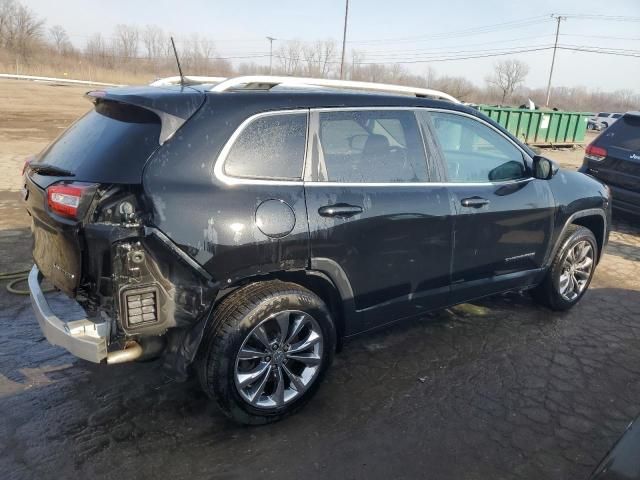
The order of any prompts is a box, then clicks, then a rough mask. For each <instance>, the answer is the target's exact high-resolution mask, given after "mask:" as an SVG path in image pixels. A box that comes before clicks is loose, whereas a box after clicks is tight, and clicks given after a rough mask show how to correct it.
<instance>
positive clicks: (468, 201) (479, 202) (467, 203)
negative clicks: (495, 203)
mask: <svg viewBox="0 0 640 480" xmlns="http://www.w3.org/2000/svg"><path fill="white" fill-rule="evenodd" d="M460 203H461V204H462V206H463V207H471V208H481V207H484V206H485V205H489V200H487V199H486V198H482V197H469V198H463V199H462V200H461V201H460Z"/></svg>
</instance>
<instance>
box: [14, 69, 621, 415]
mask: <svg viewBox="0 0 640 480" xmlns="http://www.w3.org/2000/svg"><path fill="white" fill-rule="evenodd" d="M156 85H158V83H156ZM371 90H374V92H372V91H371ZM87 97H88V98H89V99H90V100H91V101H92V102H93V103H94V108H93V109H92V110H90V111H89V113H87V114H86V115H85V116H84V117H82V118H81V119H80V120H78V121H77V122H76V123H74V124H73V125H72V126H71V127H69V129H68V130H67V131H66V132H64V133H63V134H62V135H61V136H60V137H59V138H58V139H57V140H55V141H54V142H53V143H52V144H51V145H50V146H48V147H47V148H46V149H45V150H44V151H43V152H41V153H40V154H39V155H37V156H36V157H34V158H33V159H32V160H31V161H29V162H28V163H26V164H25V168H24V174H23V178H24V196H25V203H26V207H27V210H28V212H29V214H30V216H31V218H32V231H33V240H34V245H33V258H34V261H35V265H34V267H33V269H32V271H31V274H30V276H29V287H30V290H31V298H32V304H33V307H34V311H35V313H36V316H37V318H38V321H39V324H40V326H41V329H42V331H43V333H44V335H45V336H46V338H47V339H48V341H49V342H51V343H53V344H56V345H59V346H62V347H64V348H66V349H67V350H68V351H70V352H71V353H73V354H74V355H76V356H77V357H80V358H83V359H85V360H89V361H93V362H106V363H118V362H124V361H131V360H137V359H142V358H149V357H159V356H162V357H163V361H164V363H165V365H166V366H167V367H168V368H170V369H172V371H173V373H174V374H175V375H176V376H178V377H181V378H184V377H186V375H187V374H188V372H189V370H190V369H191V367H192V366H193V367H194V369H195V371H196V372H197V374H198V376H199V379H200V382H201V384H202V388H203V389H204V391H205V392H206V393H207V394H208V395H210V396H211V397H212V398H213V399H215V401H217V403H218V404H219V406H220V407H221V409H222V410H223V411H224V412H225V414H226V415H228V416H229V417H231V418H232V419H234V420H236V421H238V422H242V423H247V424H258V423H267V422H271V421H275V420H278V419H280V418H282V417H284V416H286V415H289V414H291V413H292V412H294V411H296V410H298V409H299V408H300V407H301V406H303V405H304V404H305V403H306V402H307V401H308V400H309V399H310V397H311V396H312V395H313V393H314V392H315V391H316V390H317V388H318V386H319V384H320V382H321V380H322V377H323V375H324V374H325V372H326V371H327V368H328V367H329V365H330V364H331V361H332V357H333V355H334V352H335V351H336V349H337V348H339V345H341V342H342V340H343V339H345V338H349V337H352V336H354V335H358V334H361V333H363V332H367V331H370V330H373V329H375V328H379V327H382V326H384V325H388V324H390V323H392V322H395V321H398V320H401V319H406V318H410V317H414V316H420V315H423V314H424V313H425V312H426V311H429V310H433V309H439V308H443V307H446V306H449V305H453V304H458V303H461V302H467V301H470V300H474V299H477V298H480V297H485V296H487V295H493V294H497V293H500V292H505V291H512V290H517V291H520V290H527V289H530V290H531V291H532V293H533V296H534V298H535V299H537V300H538V301H539V302H541V303H543V304H544V305H546V306H548V307H550V308H551V309H555V310H565V309H568V308H570V307H572V306H573V305H575V304H576V303H577V302H578V301H579V300H580V298H581V297H582V296H583V295H584V293H585V291H586V290H587V287H588V286H589V282H590V281H591V278H592V276H593V273H594V269H595V266H596V264H597V263H598V261H599V259H600V257H601V254H602V251H603V247H604V246H605V244H606V242H607V238H608V233H609V223H610V222H609V219H610V208H611V203H610V194H609V190H608V188H607V187H605V186H604V185H603V184H601V183H599V182H598V181H596V180H594V179H592V178H590V177H589V176H587V175H584V174H582V173H578V172H570V171H564V170H560V169H559V168H558V167H557V166H556V165H555V164H554V163H553V162H551V161H550V160H548V159H546V158H543V157H540V156H536V155H535V154H534V152H533V151H531V149H529V148H528V147H527V146H526V145H524V144H522V143H521V142H519V141H518V140H517V139H516V138H514V137H513V136H512V135H510V134H509V133H508V132H507V131H505V130H504V129H503V128H502V127H500V126H499V125H498V124H496V123H495V122H493V121H492V120H490V119H489V118H487V117H486V116H484V115H483V114H481V113H479V112H478V111H476V110H474V109H472V108H468V107H466V106H464V105H462V104H461V103H460V102H458V101H456V100H455V99H454V98H453V97H451V96H449V95H447V94H444V93H442V92H436V91H432V90H426V89H418V88H416V89H413V88H410V87H396V86H390V85H378V84H365V83H359V82H340V81H335V80H330V81H327V80H319V79H293V78H287V77H240V78H234V79H228V80H223V81H221V82H219V83H217V84H193V85H185V84H182V85H173V86H172V85H164V86H163V85H162V82H160V86H147V87H136V88H128V87H127V88H114V89H107V90H104V91H92V92H89V93H88V94H87ZM43 277H45V278H47V279H48V281H49V282H51V283H52V284H53V285H54V286H55V287H57V289H59V290H60V291H62V292H64V293H66V294H67V295H68V296H69V297H70V298H71V299H73V302H77V303H79V304H80V305H82V307H83V309H84V311H85V312H86V314H87V315H86V318H83V319H80V320H75V321H70V322H65V321H63V320H61V319H60V318H59V317H58V316H57V315H56V313H55V312H54V311H53V310H52V308H51V307H50V306H49V304H48V302H47V299H46V297H45V296H44V295H43V291H42V288H41V286H40V283H41V281H42V279H43ZM69 301H71V300H69Z"/></svg>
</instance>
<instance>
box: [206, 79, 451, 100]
mask: <svg viewBox="0 0 640 480" xmlns="http://www.w3.org/2000/svg"><path fill="white" fill-rule="evenodd" d="M278 85H282V86H285V85H286V86H298V87H303V86H314V87H329V88H343V89H349V90H369V91H375V92H389V93H401V94H405V95H415V96H416V97H432V98H440V99H443V100H448V101H450V102H453V103H460V101H459V100H458V99H456V98H455V97H453V96H451V95H449V94H448V93H444V92H440V91H438V90H432V89H430V88H419V87H406V86H403V85H390V84H385V83H373V82H356V81H351V80H333V79H326V78H305V77H286V76H271V75H250V76H243V77H235V78H229V79H226V80H224V81H222V82H220V83H218V84H217V85H215V86H214V87H213V88H211V91H212V92H225V91H227V90H234V89H243V88H244V89H266V90H269V89H271V88H273V87H276V86H278Z"/></svg>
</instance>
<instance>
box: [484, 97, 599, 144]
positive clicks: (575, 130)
mask: <svg viewBox="0 0 640 480" xmlns="http://www.w3.org/2000/svg"><path fill="white" fill-rule="evenodd" d="M478 110H480V111H481V112H482V113H484V114H485V115H487V116H488V117H489V118H491V119H492V120H495V121H496V122H498V123H499V124H500V125H502V126H503V127H504V128H506V129H507V130H509V132H511V133H512V134H513V135H515V136H516V137H518V138H519V139H520V140H522V141H523V142H525V143H526V144H528V145H534V146H538V147H559V146H572V145H576V144H581V143H584V134H585V132H586V131H587V121H588V119H589V117H590V116H592V115H593V114H592V113H589V112H557V111H552V110H529V109H525V108H506V107H491V106H489V105H479V106H478Z"/></svg>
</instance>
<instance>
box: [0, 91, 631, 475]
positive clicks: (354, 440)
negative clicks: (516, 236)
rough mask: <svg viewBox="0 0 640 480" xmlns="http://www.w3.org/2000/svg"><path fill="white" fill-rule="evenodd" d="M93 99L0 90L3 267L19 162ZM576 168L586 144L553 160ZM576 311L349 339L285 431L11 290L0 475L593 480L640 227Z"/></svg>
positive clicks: (606, 262) (623, 400)
mask: <svg viewBox="0 0 640 480" xmlns="http://www.w3.org/2000/svg"><path fill="white" fill-rule="evenodd" d="M83 91H84V89H79V88H76V87H73V88H71V87H52V86H46V85H38V84H29V83H15V82H4V81H3V82H2V83H0V271H8V270H15V269H18V268H25V267H28V266H29V264H30V260H29V244H28V229H27V221H26V218H25V215H24V213H23V212H22V209H21V208H20V206H19V203H18V194H17V192H16V190H18V189H19V187H20V185H19V171H20V167H21V164H22V157H23V156H24V155H26V154H28V153H32V152H35V151H37V150H39V149H40V148H42V146H44V144H46V143H47V142H48V141H49V140H50V139H51V138H52V137H54V136H55V135H57V133H58V132H59V131H60V130H61V128H64V126H65V125H67V124H68V123H69V122H70V121H71V120H72V119H73V118H75V117H76V116H78V115H79V114H81V113H82V112H83V111H85V110H86V109H87V107H88V104H87V103H86V100H84V99H82V98H81V97H80V94H81V93H82V92H83ZM547 153H548V154H549V156H551V157H553V158H556V159H557V160H558V161H559V162H560V163H561V164H563V165H566V166H573V167H575V166H577V165H578V164H579V163H580V161H581V157H582V152H581V151H580V150H575V151H567V152H557V151H555V152H554V151H551V152H547ZM614 230H615V231H614V232H613V234H612V237H611V241H610V244H609V247H608V248H607V251H606V255H605V257H604V259H603V261H602V263H601V264H600V266H599V268H598V270H597V273H596V276H595V279H594V281H593V284H592V287H591V289H590V291H589V292H588V294H587V295H586V297H585V298H584V299H583V301H582V302H581V303H580V304H579V305H578V306H577V307H576V308H574V309H573V310H572V311H571V312H569V313H566V314H557V313H552V312H550V311H548V310H545V309H543V308H540V307H537V306H535V305H534V304H532V302H531V301H530V299H529V297H528V296H527V295H517V294H511V295H505V296H500V297H496V298H492V299H490V300H486V301H483V302H479V303H477V304H474V305H464V306H460V307H457V308H454V309H450V310H447V311H443V312H439V313H436V314H433V315H429V316H427V317H425V318H423V319H420V320H415V321H412V322H408V323H405V324H402V325H397V326H395V327H393V328H390V329H387V330H385V331H383V332H379V333H377V334H374V335H370V336H368V337H363V338H360V339H358V340H354V341H352V342H350V343H348V344H347V346H346V348H345V350H344V352H342V353H341V354H339V355H338V356H337V359H336V362H335V365H334V367H333V369H332V371H331V372H330V374H329V375H328V377H327V380H326V381H325V384H324V385H323V386H322V388H321V389H320V392H319V395H318V396H317V397H316V398H315V399H314V400H313V401H312V402H311V403H310V404H309V405H308V407H307V408H306V409H305V410H304V411H303V412H301V413H300V414H298V415H296V416H294V417H292V418H291V419H289V420H287V421H286V422H283V423H280V424H277V425H272V426H267V427H262V428H240V427H237V426H235V425H233V424H231V423H229V422H228V421H226V420H225V419H224V418H223V417H222V416H221V414H220V413H219V412H218V411H217V410H216V409H215V407H214V406H212V405H211V404H210V403H209V402H208V401H207V400H206V398H205V397H204V395H203V394H202V393H201V392H200V391H199V390H198V387H197V384H196V382H194V381H189V382H187V383H186V384H177V383H173V382H171V381H170V380H168V379H167V378H166V377H164V376H163V375H162V371H161V369H160V367H159V365H157V364H156V363H146V364H125V365H119V366H110V367H107V366H105V365H93V364H89V363H86V362H83V361H79V360H76V359H74V358H73V357H72V356H70V355H68V354H66V353H65V352H64V351H62V350H61V349H58V348H55V347H52V346H50V345H49V344H48V343H47V342H46V341H44V339H43V337H42V335H41V334H40V331H39V328H38V325H37V323H36V320H35V318H34V317H33V314H32V313H31V309H30V306H29V302H28V299H27V298H25V297H19V296H15V295H9V294H8V293H7V292H6V291H5V290H4V289H3V288H2V289H0V326H2V328H1V329H0V472H2V477H3V478H9V479H23V478H92V477H101V478H133V477H135V478H141V479H142V478H156V477H158V476H163V477H169V478H193V477H194V476H195V477H196V478H202V477H204V478H247V477H249V476H251V477H256V476H257V477H261V478H280V479H288V478H302V477H304V478H367V479H370V478H381V479H388V478H434V479H445V478H452V479H488V478H491V479H507V478H522V479H582V478H586V477H587V476H588V474H589V473H590V471H591V470H592V469H593V467H594V466H595V464H596V462H597V461H598V459H599V458H600V457H601V456H602V455H603V454H604V453H605V452H606V450H607V449H608V447H609V446H610V445H611V443H612V442H613V441H614V440H615V439H616V438H617V437H618V435H620V433H621V432H622V431H623V430H624V427H625V426H626V424H627V423H628V422H629V421H630V420H631V419H632V418H633V417H635V416H636V415H637V414H638V413H640V402H639V401H638V398H640V382H639V381H638V380H639V379H640V280H638V278H639V275H640V268H639V265H640V263H639V261H640V237H639V236H638V234H639V233H640V230H639V229H638V228H637V227H635V226H634V225H632V224H631V223H630V222H628V221H625V220H621V219H617V220H616V222H615V225H614Z"/></svg>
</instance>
